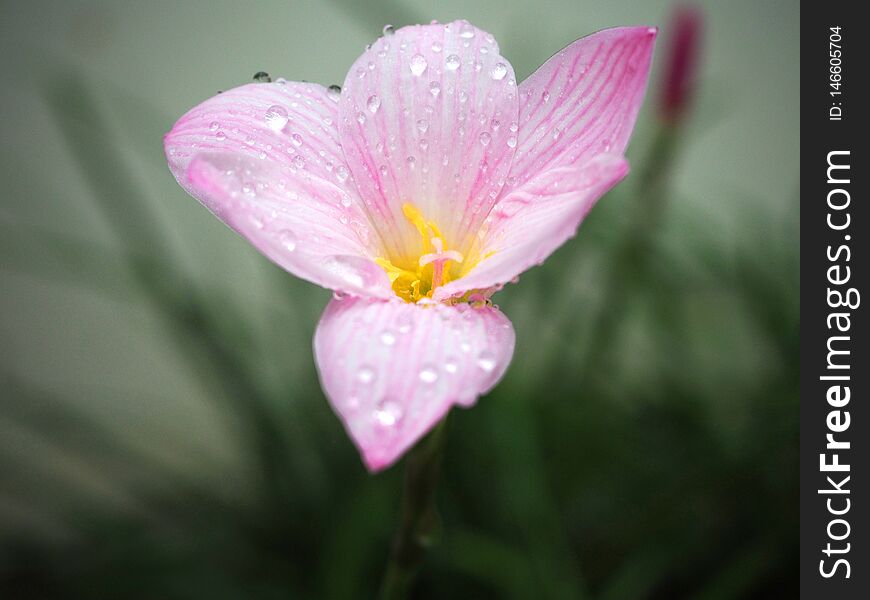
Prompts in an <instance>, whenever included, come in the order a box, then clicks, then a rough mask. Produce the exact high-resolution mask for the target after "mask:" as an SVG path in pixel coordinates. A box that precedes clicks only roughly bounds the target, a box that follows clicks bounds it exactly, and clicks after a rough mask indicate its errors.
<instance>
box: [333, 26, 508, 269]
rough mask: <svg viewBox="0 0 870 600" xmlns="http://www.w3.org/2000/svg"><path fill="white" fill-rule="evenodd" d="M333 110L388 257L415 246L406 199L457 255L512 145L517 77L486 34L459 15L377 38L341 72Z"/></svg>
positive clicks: (490, 200)
mask: <svg viewBox="0 0 870 600" xmlns="http://www.w3.org/2000/svg"><path fill="white" fill-rule="evenodd" d="M340 112H341V122H340V128H341V143H342V147H343V148H344V153H345V157H346V158H347V161H348V165H349V166H350V169H351V171H352V172H353V174H354V176H355V178H356V182H357V185H358V187H359V190H360V194H361V195H362V196H363V197H364V198H366V199H367V200H370V201H371V202H372V204H371V205H370V206H369V208H370V210H371V212H372V216H373V218H374V219H376V220H378V221H379V222H382V223H384V227H388V228H389V229H390V231H391V233H390V234H389V235H385V238H389V239H390V240H392V243H393V244H394V246H393V247H391V248H390V249H389V250H390V253H391V255H394V256H396V255H402V254H404V255H406V256H407V255H413V256H419V254H420V251H421V247H420V244H421V240H420V236H419V235H418V234H417V232H416V230H415V229H414V227H413V226H412V225H411V224H410V223H408V221H407V219H406V218H405V217H404V215H403V211H402V205H403V204H405V203H412V204H414V205H415V206H416V207H417V208H418V209H419V210H420V211H421V212H422V214H423V215H425V217H426V218H427V219H428V220H431V221H433V222H435V223H437V225H438V227H439V228H440V230H441V231H442V232H443V233H444V236H445V238H446V242H447V245H448V246H449V247H450V248H453V249H458V250H459V251H461V252H463V253H466V252H467V250H468V249H467V247H464V245H463V244H464V242H465V241H467V240H470V239H471V236H470V235H469V234H468V232H473V231H474V230H475V229H476V228H477V227H478V226H479V224H480V223H481V222H482V220H483V219H484V218H485V217H486V214H487V213H488V212H489V209H490V208H491V207H492V205H493V204H494V202H495V200H496V198H497V197H498V195H499V193H500V191H501V189H502V186H503V185H504V181H505V180H506V179H507V176H508V171H509V169H510V164H511V160H512V158H513V154H514V151H515V146H516V144H515V142H516V140H515V139H513V142H511V139H512V138H513V136H515V135H516V134H515V133H513V132H512V131H511V129H512V128H514V129H515V128H516V127H517V124H516V122H517V116H518V99H517V86H516V79H515V76H514V72H513V67H512V66H511V64H510V62H508V60H507V59H505V58H504V57H502V56H501V55H500V54H499V48H498V45H497V44H496V42H495V39H494V38H493V37H492V36H491V35H490V34H488V33H486V32H485V31H482V30H480V29H477V28H475V27H473V26H472V25H470V24H469V23H467V22H464V21H456V22H453V23H448V24H444V25H442V24H432V25H414V26H411V27H404V28H402V29H399V30H398V31H396V32H395V34H393V35H388V36H385V37H382V38H380V39H378V40H377V41H375V42H374V43H373V44H372V45H371V47H370V48H369V49H367V50H366V51H365V53H364V54H363V55H362V56H360V57H359V59H357V61H356V62H355V63H354V64H353V66H352V67H351V69H350V71H349V72H348V74H347V79H346V80H345V83H344V89H343V91H342V99H341V106H340Z"/></svg>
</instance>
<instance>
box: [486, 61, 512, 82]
mask: <svg viewBox="0 0 870 600" xmlns="http://www.w3.org/2000/svg"><path fill="white" fill-rule="evenodd" d="M507 72H508V70H507V65H505V64H504V63H496V64H495V66H493V68H492V71H491V72H490V74H491V75H492V78H493V79H495V80H496V81H501V80H502V79H504V76H505V75H507Z"/></svg>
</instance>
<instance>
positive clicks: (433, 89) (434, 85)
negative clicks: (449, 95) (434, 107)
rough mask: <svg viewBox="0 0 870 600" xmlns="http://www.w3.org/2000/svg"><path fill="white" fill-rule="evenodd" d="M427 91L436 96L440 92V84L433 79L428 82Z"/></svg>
mask: <svg viewBox="0 0 870 600" xmlns="http://www.w3.org/2000/svg"><path fill="white" fill-rule="evenodd" d="M429 93H430V94H432V96H433V97H434V98H437V97H438V94H440V93H441V84H440V83H438V82H437V81H433V82H431V83H430V84H429Z"/></svg>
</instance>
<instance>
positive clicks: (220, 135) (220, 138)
mask: <svg viewBox="0 0 870 600" xmlns="http://www.w3.org/2000/svg"><path fill="white" fill-rule="evenodd" d="M214 136H215V138H217V140H218V141H220V142H222V141H224V140H225V139H227V134H225V133H224V132H223V131H218V132H217V133H216V134H214Z"/></svg>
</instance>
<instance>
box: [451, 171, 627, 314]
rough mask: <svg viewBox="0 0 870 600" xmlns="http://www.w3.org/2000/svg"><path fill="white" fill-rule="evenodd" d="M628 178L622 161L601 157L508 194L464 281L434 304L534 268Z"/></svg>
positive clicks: (545, 175) (543, 176)
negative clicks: (476, 262) (614, 187)
mask: <svg viewBox="0 0 870 600" xmlns="http://www.w3.org/2000/svg"><path fill="white" fill-rule="evenodd" d="M627 173H628V163H627V162H626V160H625V159H624V158H622V157H621V156H615V155H612V154H604V155H600V156H598V157H596V158H595V159H593V160H592V162H591V163H589V164H587V165H585V166H584V167H582V168H578V167H557V168H555V169H551V170H549V171H545V172H543V173H540V174H539V175H537V176H536V177H533V178H532V179H530V180H528V181H527V182H526V183H525V184H523V185H522V186H520V187H518V188H516V189H514V190H513V191H511V192H509V193H508V194H506V195H505V197H504V198H502V199H501V200H500V201H499V203H498V205H496V207H495V209H494V210H493V212H492V214H491V215H490V218H489V219H488V226H487V229H486V232H485V235H484V241H483V244H482V247H483V253H484V256H486V258H484V259H483V260H482V261H480V263H478V264H477V265H476V266H475V267H474V268H473V269H472V270H471V271H470V272H469V273H468V274H467V275H465V276H464V277H462V278H461V279H457V280H456V281H452V282H450V283H448V284H447V285H445V286H442V287H440V288H438V289H437V290H436V291H435V295H434V298H435V299H436V300H445V299H447V298H449V297H451V296H457V295H462V294H464V293H465V292H467V291H470V290H485V289H488V288H492V287H495V286H497V285H500V284H504V283H507V282H509V281H511V280H512V279H513V278H514V277H516V276H518V275H519V274H520V273H522V272H523V271H526V270H527V269H529V268H531V267H533V266H535V265H539V264H541V263H542V262H544V260H545V259H546V258H547V257H548V256H550V254H552V253H553V252H555V251H556V249H557V248H559V247H560V246H561V245H562V244H564V243H565V242H566V241H567V240H568V239H569V238H571V237H572V236H573V235H574V234H575V233H576V232H577V228H578V227H579V226H580V223H581V222H582V221H583V219H584V218H585V217H586V215H587V214H588V213H589V211H590V210H591V209H592V206H593V205H594V204H595V202H596V201H597V200H598V199H599V198H600V197H601V196H602V195H603V194H604V193H605V192H607V190H609V189H610V188H612V187H613V186H614V185H616V184H617V183H618V182H619V181H620V180H621V179H622V178H623V177H625V175H626V174H627Z"/></svg>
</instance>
